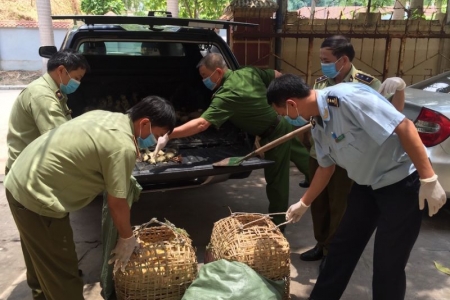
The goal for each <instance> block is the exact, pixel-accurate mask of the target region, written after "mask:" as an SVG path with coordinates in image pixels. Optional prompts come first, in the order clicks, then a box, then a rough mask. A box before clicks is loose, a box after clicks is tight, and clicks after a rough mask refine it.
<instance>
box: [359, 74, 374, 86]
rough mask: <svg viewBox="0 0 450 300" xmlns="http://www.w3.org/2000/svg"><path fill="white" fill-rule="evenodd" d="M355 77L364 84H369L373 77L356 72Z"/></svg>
mask: <svg viewBox="0 0 450 300" xmlns="http://www.w3.org/2000/svg"><path fill="white" fill-rule="evenodd" d="M355 79H356V80H358V81H361V82H362V83H365V84H371V83H372V81H373V80H374V79H375V77H373V76H370V75H367V74H363V73H356V74H355Z"/></svg>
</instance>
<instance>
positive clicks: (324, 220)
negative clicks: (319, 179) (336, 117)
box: [300, 35, 405, 269]
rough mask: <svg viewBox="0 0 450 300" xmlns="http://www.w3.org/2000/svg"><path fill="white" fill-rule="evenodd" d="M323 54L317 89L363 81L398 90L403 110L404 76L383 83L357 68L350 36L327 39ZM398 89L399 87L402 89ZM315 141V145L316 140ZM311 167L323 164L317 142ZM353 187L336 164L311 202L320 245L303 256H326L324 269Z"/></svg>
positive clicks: (385, 89) (398, 103)
mask: <svg viewBox="0 0 450 300" xmlns="http://www.w3.org/2000/svg"><path fill="white" fill-rule="evenodd" d="M319 56H320V61H321V65H322V72H323V73H324V76H322V77H319V78H318V79H317V80H316V82H315V84H314V87H313V89H323V88H326V87H328V86H333V85H336V84H338V83H341V82H359V83H363V84H366V85H368V86H370V87H371V88H373V89H374V90H376V91H380V92H382V93H384V95H385V96H387V97H389V96H392V95H391V93H394V95H393V97H392V104H393V105H394V106H395V107H396V108H397V109H398V110H401V109H403V105H404V101H405V96H404V91H403V89H404V88H405V83H404V81H403V80H402V79H401V78H396V77H393V78H388V79H386V81H385V82H384V83H383V85H382V84H381V82H380V81H379V80H378V79H376V78H375V77H373V76H371V75H369V74H367V73H364V72H362V71H360V70H357V69H356V68H355V66H354V65H353V64H352V61H353V58H354V57H355V50H354V48H353V45H352V44H351V43H350V42H349V40H348V39H347V38H346V37H344V36H340V35H336V36H332V37H329V38H326V39H325V40H324V41H323V43H322V45H321V47H320V55H319ZM391 86H393V87H394V89H392V88H391ZM397 88H399V90H398V91H397ZM311 143H312V144H313V142H312V140H311ZM309 167H310V169H309V170H310V176H311V177H313V176H314V174H315V172H316V170H317V168H318V167H319V164H318V163H317V156H316V151H315V147H314V145H312V147H311V150H310V162H309ZM351 186H352V180H351V179H349V178H348V176H347V171H346V170H345V169H343V168H341V167H339V166H336V169H335V172H334V174H333V176H332V177H331V179H330V181H329V183H328V185H327V187H326V188H325V189H324V190H323V191H322V193H320V195H319V196H318V197H317V198H316V200H315V201H314V202H313V203H312V204H311V215H312V220H313V228H314V237H315V238H316V241H317V244H316V246H315V247H314V248H312V249H310V250H308V251H306V252H304V253H302V254H301V255H300V259H302V260H305V261H314V260H319V259H322V263H321V265H320V269H322V268H323V266H324V263H325V260H326V255H327V253H328V246H329V244H330V241H331V239H332V238H333V236H334V233H335V231H336V229H337V227H338V226H339V223H340V221H341V219H342V216H343V215H344V213H345V210H346V207H347V196H348V194H349V192H350V188H351Z"/></svg>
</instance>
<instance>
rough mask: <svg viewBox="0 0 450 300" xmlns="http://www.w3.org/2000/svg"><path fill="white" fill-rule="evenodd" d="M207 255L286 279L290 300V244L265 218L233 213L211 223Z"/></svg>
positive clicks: (268, 219)
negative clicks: (239, 263) (211, 228)
mask: <svg viewBox="0 0 450 300" xmlns="http://www.w3.org/2000/svg"><path fill="white" fill-rule="evenodd" d="M207 253H208V254H207V255H210V260H217V259H227V260H231V261H239V262H242V263H245V264H247V265H248V266H250V267H251V268H253V269H254V270H255V271H256V272H258V273H259V274H261V275H262V276H264V277H266V278H269V279H272V280H285V287H286V290H285V299H289V283H290V248H289V243H288V241H287V240H286V238H285V237H284V236H283V234H282V233H281V231H280V230H279V229H278V227H277V226H275V224H274V223H273V222H272V221H271V219H270V217H269V216H268V215H263V214H249V213H232V214H231V216H230V217H227V218H224V219H221V220H219V221H218V222H216V223H215V224H214V228H213V231H212V235H211V242H210V244H209V245H208V250H207Z"/></svg>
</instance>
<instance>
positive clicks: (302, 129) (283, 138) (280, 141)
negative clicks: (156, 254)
mask: <svg viewBox="0 0 450 300" xmlns="http://www.w3.org/2000/svg"><path fill="white" fill-rule="evenodd" d="M310 129H311V124H306V125H305V126H302V127H300V128H297V129H295V130H293V131H291V132H289V133H288V134H285V135H283V136H280V137H279V138H277V139H276V140H273V141H271V142H270V143H267V144H265V145H264V146H262V147H261V148H258V149H256V150H255V151H253V152H254V153H255V154H261V153H264V152H266V151H268V150H270V149H272V148H275V147H276V146H278V145H280V144H283V143H284V142H286V141H288V140H290V139H293V138H294V137H295V136H297V135H298V134H299V133H302V132H305V131H308V130H310Z"/></svg>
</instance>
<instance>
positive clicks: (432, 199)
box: [419, 174, 447, 217]
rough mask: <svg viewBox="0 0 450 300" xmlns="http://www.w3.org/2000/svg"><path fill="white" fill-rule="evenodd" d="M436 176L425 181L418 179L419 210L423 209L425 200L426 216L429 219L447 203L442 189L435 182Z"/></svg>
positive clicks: (437, 182)
mask: <svg viewBox="0 0 450 300" xmlns="http://www.w3.org/2000/svg"><path fill="white" fill-rule="evenodd" d="M437 178H438V177H437V175H436V174H434V176H433V177H430V178H427V179H420V189H419V208H420V210H422V209H423V208H424V207H425V199H426V200H427V203H428V215H429V216H430V217H431V216H433V215H434V214H435V213H437V212H438V210H439V209H440V208H441V207H442V206H443V205H444V204H445V202H447V196H446V195H445V192H444V189H443V188H442V186H441V184H440V183H439V181H438V180H437Z"/></svg>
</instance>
